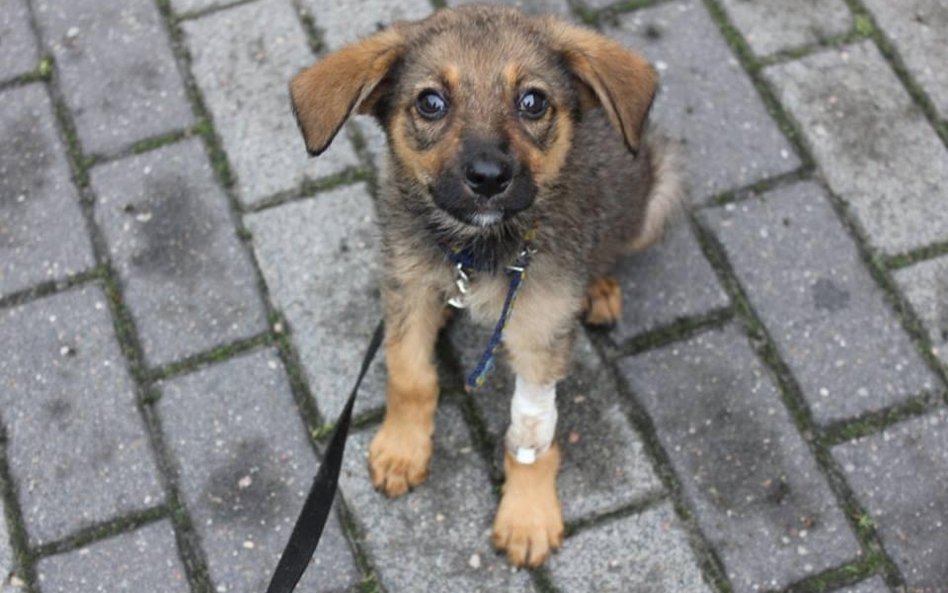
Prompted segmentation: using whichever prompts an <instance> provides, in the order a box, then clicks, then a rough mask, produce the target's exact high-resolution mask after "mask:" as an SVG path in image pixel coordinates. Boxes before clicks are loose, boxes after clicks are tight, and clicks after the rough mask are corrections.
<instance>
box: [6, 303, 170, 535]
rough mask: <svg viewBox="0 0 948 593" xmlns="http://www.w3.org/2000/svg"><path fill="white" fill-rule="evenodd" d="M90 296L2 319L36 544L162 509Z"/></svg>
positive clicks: (17, 453)
mask: <svg viewBox="0 0 948 593" xmlns="http://www.w3.org/2000/svg"><path fill="white" fill-rule="evenodd" d="M106 303H107V301H106V296H105V294H104V293H103V292H102V290H101V289H100V288H99V287H98V286H86V287H84V288H80V289H73V290H70V291H68V292H65V293H62V294H58V295H54V296H50V297H46V298H43V299H39V300H36V301H33V302H31V303H28V304H25V305H21V306H18V307H14V308H12V309H8V310H6V311H4V312H2V313H0V344H10V345H14V344H15V345H16V347H11V348H5V349H4V356H3V357H2V358H0V406H2V408H0V409H2V410H3V421H4V424H5V425H6V429H7V433H8V444H7V455H8V458H9V464H10V472H11V474H12V476H13V479H14V480H15V481H16V484H17V490H18V494H19V501H20V506H21V508H22V512H23V519H24V521H25V523H26V529H27V531H28V532H29V534H30V539H31V541H32V543H34V544H42V543H47V542H50V541H52V540H55V539H59V538H62V537H63V536H65V535H67V534H69V533H71V532H73V531H75V530H76V529H78V528H81V527H86V526H89V525H90V524H93V523H97V522H101V521H106V520H108V519H114V518H116V517H119V516H122V515H125V514H128V513H129V512H132V511H137V510H142V509H146V508H149V507H152V506H155V505H157V504H160V503H161V502H162V499H163V497H164V495H163V491H162V488H161V485H160V483H159V481H158V472H157V469H156V467H155V462H154V458H153V456H152V452H151V449H150V447H149V443H148V437H147V436H146V434H145V427H144V425H143V424H142V420H141V417H140V416H139V413H138V410H137V408H136V405H135V393H134V391H133V386H132V382H131V379H130V378H129V376H128V372H127V370H126V368H125V362H124V360H123V358H122V353H121V350H120V349H119V345H118V343H117V342H116V340H115V335H114V333H113V330H112V320H111V317H110V315H109V310H108V305H107V304H106Z"/></svg>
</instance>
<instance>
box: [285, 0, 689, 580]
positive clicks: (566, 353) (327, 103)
mask: <svg viewBox="0 0 948 593" xmlns="http://www.w3.org/2000/svg"><path fill="white" fill-rule="evenodd" d="M655 84H656V75H655V72H654V71H653V70H652V68H651V67H650V66H649V65H648V63H647V62H646V61H645V60H644V59H643V58H641V57H640V56H638V55H636V54H634V53H632V52H630V51H628V50H626V49H625V48H624V47H622V46H621V45H620V44H618V43H616V42H614V41H612V40H610V39H607V38H605V37H602V36H600V35H598V34H597V33H595V32H592V31H590V30H587V29H584V28H580V27H576V26H573V25H569V24H566V23H563V22H561V21H558V20H556V19H553V18H536V17H528V16H526V15H524V14H522V13H520V12H518V11H516V10H512V9H508V8H500V7H488V6H479V7H465V8H459V9H456V10H442V11H440V12H438V13H436V14H434V15H432V16H431V17H429V18H427V19H425V20H423V21H419V22H413V23H396V24H395V25H393V26H392V27H390V28H388V29H386V30H384V31H382V32H380V33H378V34H376V35H374V36H372V37H369V38H367V39H365V40H363V41H361V42H358V43H354V44H352V45H349V46H347V47H345V48H343V49H341V50H339V51H337V52H335V53H333V54H330V55H329V56H327V57H326V58H325V59H324V60H322V61H320V62H319V63H317V64H315V65H314V66H312V67H310V68H309V69H307V70H305V71H303V72H302V73H300V74H299V75H298V76H297V77H296V78H295V79H294V80H293V82H292V84H291V93H292V99H293V107H294V110H295V113H296V116H297V119H298V121H299V125H300V128H301V130H302V132H303V136H304V138H305V140H306V147H307V149H308V150H309V151H310V153H311V154H313V155H317V154H319V153H321V152H322V151H323V150H325V149H326V147H327V146H328V145H329V143H330V142H331V141H332V139H333V137H334V136H335V135H336V133H337V132H338V131H339V129H340V127H341V126H342V125H343V123H344V122H345V120H346V119H347V118H348V117H349V115H350V114H352V113H353V112H358V113H368V114H372V115H374V116H375V117H376V118H377V119H378V121H379V122H380V123H381V125H382V127H383V128H384V129H385V132H386V135H387V138H388V145H389V154H388V160H387V165H386V168H385V170H384V171H383V172H382V175H381V179H380V192H379V200H378V218H379V225H380V228H381V233H382V246H383V247H382V258H383V265H382V266H381V269H382V270H383V272H382V274H383V278H382V295H383V300H384V303H385V322H386V326H385V327H386V337H385V354H386V361H387V366H388V387H387V409H386V413H385V420H384V422H383V423H382V427H381V428H380V430H379V431H378V433H377V434H376V436H375V439H374V440H373V442H372V445H371V448H370V452H369V466H370V470H371V474H372V481H373V483H374V484H375V486H376V487H377V488H378V489H379V490H381V491H383V492H385V493H386V494H388V495H390V496H399V495H401V494H404V493H405V492H406V491H407V490H408V489H409V488H410V487H412V486H416V485H418V484H420V483H421V482H423V481H424V479H425V478H426V476H427V473H428V465H429V462H430V458H431V452H432V435H433V434H434V413H435V405H436V401H437V398H438V383H437V374H436V372H435V366H434V363H433V350H434V344H435V338H436V335H437V333H438V331H439V329H440V328H441V325H442V323H443V320H444V319H445V315H444V314H443V309H444V307H445V304H446V303H447V301H448V300H449V299H452V298H460V297H463V301H464V302H463V304H464V305H465V306H466V307H467V308H469V310H470V311H471V314H472V316H473V317H474V318H475V319H477V320H480V321H482V322H484V323H486V324H489V325H493V324H495V323H496V322H497V320H498V317H499V316H500V315H501V312H502V308H503V304H504V301H505V298H506V297H507V294H508V290H509V286H510V277H509V270H508V269H507V266H509V265H511V264H513V262H514V261H516V260H517V258H518V255H519V254H520V253H521V252H522V250H523V249H524V247H525V243H526V242H527V241H529V247H530V250H531V253H532V254H533V255H532V258H531V260H530V263H529V270H528V272H527V274H526V276H525V279H524V280H523V283H522V287H521V289H520V291H519V293H518V295H517V297H516V301H515V304H514V307H513V309H512V314H511V315H510V317H509V320H508V323H507V325H506V327H505V328H504V331H503V343H504V346H505V348H506V351H507V353H508V355H509V361H510V363H511V365H512V367H513V370H514V371H515V372H516V376H517V385H516V390H515V393H514V396H513V401H512V407H511V408H512V410H511V411H512V424H511V426H510V429H509V431H508V433H507V440H506V442H507V449H508V452H507V454H506V458H505V461H504V468H505V470H506V483H505V485H504V493H503V497H502V499H501V502H500V507H499V509H498V512H497V517H496V520H495V523H494V533H493V539H494V544H495V545H496V546H497V547H498V548H499V549H501V550H506V552H507V555H508V557H509V559H510V561H511V562H513V563H514V564H516V565H524V564H528V565H533V566H535V565H538V564H540V563H541V562H543V560H544V559H545V558H546V557H547V556H548V554H549V552H550V551H551V550H552V549H554V548H556V547H557V546H558V545H559V544H560V543H561V541H562V538H563V520H562V515H561V512H560V503H559V499H558V497H557V493H556V473H557V470H558V467H559V451H558V449H557V447H556V445H555V443H554V442H553V433H554V427H555V423H556V407H555V401H554V398H555V385H556V383H557V382H558V381H559V380H561V379H562V378H563V377H564V375H565V373H566V371H567V366H568V364H569V360H570V354H571V346H572V342H573V336H574V334H575V331H576V327H577V320H578V318H579V317H580V316H581V315H582V314H585V318H586V320H587V321H588V322H591V323H598V324H608V323H612V322H614V321H615V320H616V318H617V317H618V315H619V313H620V309H621V298H620V293H619V286H618V284H616V282H615V281H614V280H612V279H610V278H608V277H607V274H608V272H609V270H610V268H611V267H612V265H613V264H614V263H615V261H616V260H617V259H618V258H619V256H621V255H622V254H624V253H627V252H629V251H634V250H638V249H642V248H644V247H646V246H648V245H649V244H651V243H652V242H653V241H655V240H656V239H657V238H658V237H659V236H660V235H661V233H662V229H663V227H664V223H665V219H666V217H667V215H668V214H669V212H670V211H671V210H672V209H673V207H674V205H675V204H676V203H677V201H678V199H679V195H680V187H679V183H678V178H677V173H676V170H675V166H674V163H673V158H672V155H671V153H670V151H669V150H668V148H666V147H665V146H664V145H663V144H662V143H661V142H659V141H657V140H656V139H654V138H653V137H651V136H647V135H645V133H644V128H645V119H646V115H647V114H648V111H649V107H650V105H651V103H652V98H653V96H654V93H655ZM458 252H461V253H464V254H467V256H469V258H470V259H472V260H473V261H475V262H477V263H478V265H476V266H474V267H475V268H476V269H474V270H470V269H466V268H465V270H464V271H465V272H466V273H467V274H469V275H470V283H469V285H470V286H469V289H468V291H467V293H466V294H464V295H460V294H459V293H458V287H457V280H458V276H459V275H458V271H457V265H456V264H457V263H458V262H457V258H456V257H455V256H452V253H455V254H456V253H458ZM465 265H468V264H467V263H466V264H465Z"/></svg>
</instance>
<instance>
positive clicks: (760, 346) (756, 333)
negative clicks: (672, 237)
mask: <svg viewBox="0 0 948 593" xmlns="http://www.w3.org/2000/svg"><path fill="white" fill-rule="evenodd" d="M692 224H693V225H694V227H695V230H696V233H697V235H698V241H699V242H700V243H701V245H702V249H703V250H704V252H705V255H706V256H707V257H708V259H709V260H710V261H711V265H712V267H713V268H714V269H715V271H716V272H717V273H718V275H719V278H720V280H721V283H722V284H723V285H724V287H725V290H726V291H727V292H728V294H729V295H730V297H731V299H732V302H734V303H735V305H736V307H737V312H738V314H737V317H738V318H739V319H740V321H741V322H742V323H741V324H742V325H743V327H744V330H745V333H746V334H747V335H748V336H749V337H750V343H751V346H752V348H753V350H754V352H755V353H756V354H757V356H758V358H759V359H760V360H761V361H762V362H763V364H764V366H765V367H766V368H767V369H768V370H769V371H770V372H771V373H772V374H773V377H774V379H775V383H776V386H777V390H778V392H779V393H780V397H781V399H782V401H783V403H784V405H785V406H786V408H787V410H788V411H789V412H790V417H791V418H792V420H793V423H794V425H795V426H796V428H797V430H798V431H799V432H800V434H801V435H802V436H803V437H804V442H805V443H806V444H807V447H808V448H809V451H810V453H811V454H812V455H813V456H814V458H815V459H816V461H817V464H818V466H819V468H820V470H821V471H822V472H823V474H824V476H825V477H826V478H827V481H828V483H829V485H830V489H831V490H832V492H833V495H834V496H835V497H836V499H837V501H839V503H840V507H841V508H842V509H843V511H844V513H845V514H846V516H847V519H848V520H849V522H850V526H851V527H852V529H853V533H855V534H856V537H857V540H858V541H859V544H860V547H861V548H862V551H863V553H864V554H865V556H864V558H863V560H862V561H861V563H860V566H861V569H863V570H866V571H867V572H871V573H874V572H877V571H878V570H880V569H881V570H883V571H884V574H885V576H886V580H887V582H889V583H890V584H901V583H902V579H901V575H900V574H899V573H898V569H897V568H896V566H895V564H894V563H893V562H892V560H891V559H890V558H889V557H888V556H887V555H886V554H885V553H884V551H883V548H882V545H881V540H880V538H879V536H878V534H877V533H876V531H875V529H874V528H872V527H871V526H868V527H869V528H867V526H866V525H864V524H863V523H862V522H861V521H860V519H861V518H862V517H864V516H866V512H865V511H864V510H863V509H862V508H861V507H860V506H859V505H858V503H857V502H856V499H855V495H854V494H853V492H852V490H851V489H850V487H849V485H848V484H847V483H846V482H845V480H844V479H843V476H842V472H841V470H840V469H839V467H837V465H836V463H835V461H834V460H833V459H832V457H831V455H830V453H829V447H828V445H827V444H826V443H825V442H824V441H823V439H822V438H821V437H820V435H821V432H820V429H819V427H818V426H817V425H816V423H815V422H814V421H813V418H812V415H811V413H810V410H809V408H808V407H807V406H806V402H805V400H804V398H803V395H802V393H801V392H800V387H799V385H798V384H797V382H796V379H795V378H794V377H793V375H792V374H791V373H790V370H789V367H788V366H787V364H786V362H785V361H784V360H783V359H782V357H781V356H780V354H779V350H778V349H777V347H776V344H775V343H774V341H773V339H772V338H771V337H770V336H769V334H768V332H767V329H766V328H765V327H764V325H763V324H762V323H761V321H760V319H759V317H758V316H757V314H756V312H755V311H754V310H753V307H752V306H751V304H750V301H749V300H748V298H747V296H746V294H745V292H744V289H743V288H742V287H741V286H740V284H739V282H738V280H737V276H736V275H735V274H734V270H733V269H732V268H731V265H730V263H729V262H728V260H727V255H726V253H725V251H724V248H723V246H722V245H720V244H719V243H718V241H717V238H716V237H715V236H714V235H713V233H712V232H711V231H710V229H707V228H705V227H704V226H703V225H702V224H701V222H700V221H698V220H697V219H696V218H693V219H692Z"/></svg>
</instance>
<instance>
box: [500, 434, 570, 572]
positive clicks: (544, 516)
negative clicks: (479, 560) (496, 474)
mask: <svg viewBox="0 0 948 593" xmlns="http://www.w3.org/2000/svg"><path fill="white" fill-rule="evenodd" d="M559 467H560V450H559V447H557V446H556V445H555V444H554V445H553V446H552V447H551V448H550V449H549V450H548V451H547V452H546V453H544V454H543V455H541V456H540V457H539V458H538V459H537V461H536V463H533V464H531V465H523V464H521V463H517V461H516V460H515V459H514V458H513V457H512V456H511V455H510V453H507V454H506V456H505V457H504V473H505V474H506V476H507V479H506V481H505V482H504V494H503V496H502V497H501V499H500V507H498V509H497V516H496V517H495V519H494V528H493V533H492V536H491V538H492V540H493V543H494V546H495V547H496V548H497V549H498V550H501V551H506V552H507V558H508V559H509V560H510V562H511V564H514V565H516V566H524V565H526V566H539V565H540V564H542V563H543V561H544V560H546V558H547V556H549V555H550V553H551V552H552V551H553V550H555V549H556V548H558V547H560V544H562V543H563V513H562V511H561V510H560V499H559V496H557V494H556V474H557V472H558V471H559Z"/></svg>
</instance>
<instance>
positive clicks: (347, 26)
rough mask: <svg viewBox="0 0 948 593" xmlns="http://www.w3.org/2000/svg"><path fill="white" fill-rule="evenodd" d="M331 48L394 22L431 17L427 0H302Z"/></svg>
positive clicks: (336, 47)
mask: <svg viewBox="0 0 948 593" xmlns="http://www.w3.org/2000/svg"><path fill="white" fill-rule="evenodd" d="M302 4H303V6H304V7H305V8H306V9H308V11H309V13H310V14H312V15H313V17H314V19H315V21H316V27H317V28H319V30H320V31H321V32H322V35H323V39H324V41H325V42H326V44H327V45H328V46H329V48H330V49H339V48H340V47H342V46H343V45H345V44H347V43H351V42H353V41H355V40H357V39H359V38H362V37H365V36H366V35H371V34H372V33H375V32H376V31H378V30H380V29H382V28H384V27H385V26H386V25H390V24H392V23H393V22H395V21H413V20H416V19H421V18H424V17H426V16H428V15H429V14H430V13H431V11H432V8H431V3H430V2H428V0H303V3H302Z"/></svg>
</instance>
